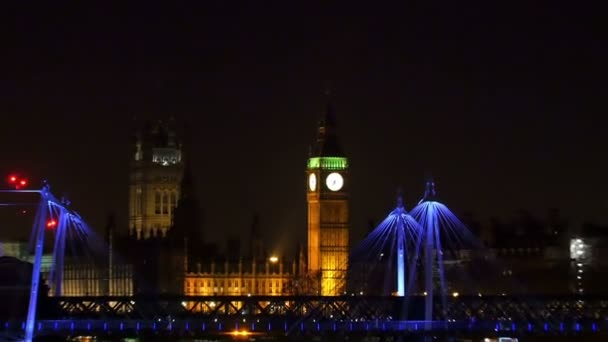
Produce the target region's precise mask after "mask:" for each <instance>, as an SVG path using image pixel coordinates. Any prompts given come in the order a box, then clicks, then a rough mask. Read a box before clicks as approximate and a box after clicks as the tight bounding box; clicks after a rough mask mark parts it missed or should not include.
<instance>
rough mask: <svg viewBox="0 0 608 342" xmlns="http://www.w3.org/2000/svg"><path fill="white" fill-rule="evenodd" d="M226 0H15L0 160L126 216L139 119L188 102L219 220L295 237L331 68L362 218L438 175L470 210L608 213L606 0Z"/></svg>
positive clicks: (2, 84) (209, 225) (8, 12)
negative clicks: (500, 0) (180, 0)
mask: <svg viewBox="0 0 608 342" xmlns="http://www.w3.org/2000/svg"><path fill="white" fill-rule="evenodd" d="M99 3H103V2H99ZM212 3H213V2H205V7H190V6H188V5H181V6H180V5H174V4H171V5H169V3H167V4H166V5H164V6H161V7H155V5H153V4H152V3H150V2H148V3H147V4H146V5H141V6H137V7H135V6H133V7H113V8H109V7H103V6H98V7H94V6H92V5H91V4H89V3H88V2H79V3H72V4H71V5H70V6H69V7H67V6H66V7H62V6H60V5H58V4H56V3H55V2H53V3H52V5H40V4H35V5H31V6H30V7H28V6H23V7H21V8H3V9H2V11H1V12H2V13H3V14H2V16H3V17H4V20H2V22H3V24H2V25H3V26H6V27H5V28H4V29H3V30H2V31H3V32H4V33H3V37H4V38H3V39H2V53H1V56H0V67H1V71H2V72H1V75H2V77H0V116H1V121H0V145H1V146H2V152H1V154H0V172H1V173H2V174H6V173H8V172H9V171H13V170H17V171H21V172H24V173H26V174H28V175H30V177H31V178H32V179H33V180H34V179H40V178H42V177H46V178H48V179H49V181H50V182H51V183H52V185H53V190H54V192H55V193H57V195H60V194H62V193H67V194H69V196H70V198H71V199H72V202H73V206H74V208H75V209H77V210H78V211H79V212H81V213H82V214H83V216H84V217H85V218H86V219H88V221H89V222H90V223H91V224H92V225H93V226H95V227H99V228H102V227H103V225H104V221H105V217H106V215H107V214H108V213H109V212H115V213H116V214H117V215H118V218H119V220H120V222H122V223H123V224H124V223H125V222H126V208H127V181H128V161H129V158H130V154H129V152H130V147H129V145H128V144H129V134H130V131H129V125H130V120H131V118H132V117H133V116H136V117H138V118H152V119H153V118H166V117H168V116H169V115H173V116H175V117H176V118H177V119H178V120H180V121H186V122H188V123H189V126H190V127H192V128H193V130H194V131H195V136H194V148H195V151H196V152H195V156H194V158H195V159H194V171H195V174H196V181H197V184H198V190H199V194H200V198H201V203H202V206H203V209H204V216H205V218H204V221H205V227H206V231H207V235H208V236H209V237H210V238H211V239H212V240H221V241H223V240H224V239H225V237H226V236H227V235H229V234H233V235H236V234H239V233H241V234H242V233H243V232H247V231H248V229H249V223H250V221H251V217H252V215H253V213H254V212H259V214H260V216H261V221H262V226H263V229H264V232H265V234H266V236H267V239H266V240H267V241H268V244H269V247H271V248H272V249H274V248H279V247H278V246H287V245H289V246H291V245H292V244H293V243H294V241H295V240H296V239H302V241H304V240H303V239H304V237H305V230H306V202H305V175H304V168H305V162H306V158H307V152H308V145H309V144H310V143H311V142H312V140H313V138H314V134H315V126H316V121H317V120H318V119H319V117H320V116H321V114H322V110H323V107H324V101H325V100H324V96H323V92H324V90H325V89H326V88H327V87H328V85H329V87H331V89H332V90H333V95H334V99H335V106H336V110H337V117H338V124H339V134H340V136H341V138H342V144H343V146H344V150H345V151H346V153H347V154H348V156H349V157H350V162H351V189H352V194H351V198H352V201H351V203H352V216H351V219H352V227H353V235H354V236H355V238H357V237H358V238H360V236H361V234H362V232H363V231H365V230H366V229H367V220H368V219H369V218H375V219H376V220H379V219H381V218H383V217H384V216H385V215H386V214H387V213H388V211H389V210H390V209H392V207H393V205H394V197H395V195H394V194H395V190H396V188H397V187H398V186H402V187H403V188H404V191H405V194H406V196H405V197H406V203H407V204H408V206H409V208H411V207H412V204H413V203H415V201H417V199H418V198H419V197H420V196H421V194H422V191H423V181H424V178H425V177H426V176H427V175H433V176H434V177H435V178H436V181H437V186H438V192H439V195H440V198H441V199H442V200H443V202H444V203H446V204H447V205H448V206H449V207H451V208H452V209H453V210H454V211H455V212H456V213H462V212H464V211H471V212H473V213H474V214H475V216H476V217H478V218H480V219H484V220H485V219H487V218H489V217H492V216H498V217H501V218H503V219H507V218H509V217H512V216H514V215H517V213H518V212H519V210H520V209H522V208H525V209H528V210H530V211H532V212H533V213H535V214H536V215H539V216H541V217H544V216H545V215H546V212H547V209H548V208H551V207H557V208H560V209H561V210H562V211H563V214H564V216H567V217H569V218H571V219H572V220H573V221H575V222H579V221H584V220H595V221H600V222H605V221H606V210H607V209H608V199H607V198H606V193H607V191H608V184H607V181H606V174H607V173H608V165H607V162H606V156H607V154H606V147H607V144H608V143H607V142H606V130H607V129H608V120H607V114H608V111H607V110H606V106H605V102H606V100H608V96H607V95H608V94H607V92H606V79H607V78H606V76H607V74H606V66H605V65H606V61H607V60H608V59H607V57H608V51H607V46H608V45H607V42H606V36H605V35H602V34H600V32H601V29H600V27H601V26H600V24H601V21H602V20H603V18H602V16H601V13H602V12H601V11H599V10H597V9H593V8H583V7H576V8H571V7H561V8H560V7H555V6H556V5H555V4H553V6H551V7H543V6H540V5H531V4H530V3H528V2H522V3H516V2H505V3H504V4H505V5H504V6H499V5H496V4H494V2H481V1H480V2H479V3H473V2H471V3H468V4H467V3H463V2H454V1H441V2H425V4H424V5H413V4H412V5H408V6H403V7H392V8H389V7H381V6H377V7H376V6H374V7H353V6H352V4H351V5H349V6H346V5H345V3H343V4H338V3H334V4H331V5H330V4H326V5H323V6H316V5H311V2H303V3H306V5H298V6H296V5H294V4H293V2H291V1H289V2H283V3H285V4H284V5H282V6H271V5H270V2H259V1H248V2H243V3H242V4H240V5H239V6H236V5H233V6H227V5H217V4H220V3H224V2H223V1H221V2H217V4H216V5H212ZM370 4H371V2H370ZM571 5H572V6H574V5H575V4H574V3H573V4H571ZM4 6H5V5H4V4H3V7H4ZM45 6H48V7H45ZM577 6H578V4H577ZM245 237H246V236H243V238H245Z"/></svg>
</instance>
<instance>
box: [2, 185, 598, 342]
mask: <svg viewBox="0 0 608 342" xmlns="http://www.w3.org/2000/svg"><path fill="white" fill-rule="evenodd" d="M49 189H50V188H49V187H48V185H46V186H45V187H44V188H42V189H41V190H0V192H12V193H23V192H29V193H34V194H37V195H40V202H39V204H38V210H37V212H36V219H35V222H34V228H33V234H32V237H33V239H32V240H33V242H34V247H35V262H34V267H33V271H32V272H33V273H32V284H31V285H32V286H31V295H30V301H29V306H28V312H27V318H25V319H18V320H9V321H3V322H0V341H1V340H8V339H17V340H25V341H32V340H33V339H34V337H44V336H60V337H66V336H82V335H86V336H112V338H114V337H121V336H122V337H134V336H140V335H148V334H152V335H172V336H173V335H174V336H213V335H218V336H220V335H231V336H233V337H247V336H250V335H256V334H263V335H265V336H281V337H285V338H288V339H291V338H295V337H297V336H310V335H314V336H317V335H338V336H345V335H349V336H351V335H352V336H357V335H358V336H370V334H371V335H385V336H400V337H403V336H429V335H434V336H437V335H438V334H439V335H441V334H444V335H445V336H452V337H453V336H460V335H462V336H505V335H510V336H529V335H534V336H536V335H547V336H562V337H565V338H569V337H572V336H582V335H585V336H587V335H589V336H597V337H598V338H606V339H608V296H606V297H602V296H593V295H588V294H585V295H568V296H538V295H537V296H504V295H503V296H485V295H484V296H481V295H475V296H464V295H460V296H448V295H446V291H445V286H444V283H445V279H444V274H443V270H442V269H441V264H442V262H441V260H440V259H439V260H438V259H436V258H440V255H441V253H436V254H435V253H432V251H433V250H441V246H442V245H441V243H442V241H441V238H442V236H444V235H442V232H444V231H445V230H446V227H447V229H451V230H452V231H454V232H456V233H466V230H465V229H464V227H462V225H461V224H460V222H459V221H458V220H457V219H456V218H455V217H454V216H453V215H452V214H451V213H450V212H449V210H448V209H447V207H445V206H444V205H442V204H441V203H439V202H436V200H434V195H435V190H434V183H429V184H427V194H426V195H425V199H424V201H421V203H420V204H419V205H418V206H417V207H416V208H414V210H413V211H412V213H413V216H410V214H408V213H407V212H406V211H405V210H404V209H403V206H402V201H401V200H400V199H399V201H398V206H397V208H396V209H395V210H394V211H392V212H391V215H389V217H388V218H387V219H386V220H385V222H383V224H381V225H380V226H379V227H378V228H377V229H376V230H375V231H374V232H373V233H372V234H370V236H369V237H368V238H367V239H366V241H364V243H363V244H362V245H363V247H365V248H363V250H364V251H365V253H367V254H371V255H372V256H374V255H375V256H376V257H377V255H381V256H382V255H383V254H382V253H383V251H395V253H393V254H388V255H389V256H390V257H389V258H386V260H388V261H387V263H386V264H384V265H379V266H381V269H383V270H390V269H391V267H392V266H391V265H393V266H394V267H393V268H392V269H395V270H396V272H393V275H394V278H390V279H388V281H385V282H384V283H383V284H384V285H387V284H389V285H390V284H393V285H396V288H397V289H398V291H397V292H396V293H397V295H396V296H391V295H382V296H357V295H354V294H353V295H344V296H333V297H321V296H232V297H231V296H217V297H215V296H205V297H192V296H132V297H61V296H59V295H60V294H61V279H62V272H63V254H64V249H65V236H66V235H67V234H70V233H72V234H88V233H89V232H90V230H89V229H88V227H87V225H86V224H85V223H84V221H83V220H82V219H81V218H80V216H79V215H78V214H76V213H75V212H73V211H72V210H71V209H70V208H69V202H67V201H64V200H62V201H58V200H57V199H56V198H55V197H54V196H53V195H52V194H51V193H50V190H49ZM429 194H431V195H433V196H430V195H429ZM2 205H12V204H11V203H4V204H2ZM416 217H418V219H416ZM418 222H422V224H418ZM48 228H53V229H56V233H55V244H54V250H53V267H52V272H51V276H50V282H51V285H52V288H53V290H54V291H55V293H54V296H52V297H48V298H44V300H41V301H40V303H38V302H39V300H38V298H39V297H38V293H37V291H38V289H39V281H40V263H41V256H42V250H43V242H44V231H45V230H46V229H48ZM463 236H464V235H463ZM365 253H364V254H365ZM364 256H365V255H364ZM366 260H367V259H366ZM407 260H414V262H412V263H410V264H409V265H408V264H407V262H406V261H407ZM416 260H420V261H419V262H416ZM417 265H422V266H420V267H422V268H421V269H420V271H421V272H419V273H422V274H424V275H425V279H424V280H425V281H424V283H423V284H424V286H425V288H424V289H426V291H425V292H424V293H425V294H428V295H424V296H422V295H420V296H417V295H412V294H413V293H421V292H420V291H418V292H416V291H414V290H413V286H414V285H413V284H415V283H416V278H415V275H416V273H418V272H416V269H417V268H416V267H419V266H417ZM434 265H439V267H438V268H437V269H439V279H438V280H439V283H440V284H441V286H440V287H439V288H438V289H437V291H435V292H433V290H434V287H432V286H430V284H432V283H433V282H434V281H435V279H434V277H435V275H434V271H433V270H434V269H435V268H436V267H435V266H434ZM384 273H385V274H388V275H390V274H391V272H390V271H389V272H384ZM406 275H407V276H408V277H407V278H406ZM406 280H407V281H406ZM361 284H367V285H369V284H370V283H367V282H365V281H364V282H361ZM369 286H373V285H369ZM391 286H392V285H391ZM406 294H408V295H406ZM0 305H2V304H1V303H0ZM604 334H605V335H604ZM338 339H339V338H338Z"/></svg>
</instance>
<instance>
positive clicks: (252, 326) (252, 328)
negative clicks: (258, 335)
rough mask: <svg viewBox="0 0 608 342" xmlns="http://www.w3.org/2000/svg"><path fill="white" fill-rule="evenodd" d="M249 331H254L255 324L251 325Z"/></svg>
mask: <svg viewBox="0 0 608 342" xmlns="http://www.w3.org/2000/svg"><path fill="white" fill-rule="evenodd" d="M251 331H255V323H251Z"/></svg>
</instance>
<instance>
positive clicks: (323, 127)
mask: <svg viewBox="0 0 608 342" xmlns="http://www.w3.org/2000/svg"><path fill="white" fill-rule="evenodd" d="M336 126H337V125H336V115H335V112H334V107H333V104H332V103H331V101H330V100H328V101H327V105H326V108H325V113H324V116H323V117H322V119H321V120H320V121H319V126H318V129H317V139H316V141H315V143H314V144H313V146H312V147H311V151H310V157H344V152H342V147H341V146H340V142H339V140H338V136H337V132H336V128H337V127H336Z"/></svg>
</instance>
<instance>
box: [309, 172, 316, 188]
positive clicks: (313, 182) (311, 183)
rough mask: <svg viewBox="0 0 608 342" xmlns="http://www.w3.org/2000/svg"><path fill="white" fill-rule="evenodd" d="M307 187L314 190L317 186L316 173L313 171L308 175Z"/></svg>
mask: <svg viewBox="0 0 608 342" xmlns="http://www.w3.org/2000/svg"><path fill="white" fill-rule="evenodd" d="M308 187H309V188H310V191H315V189H316V188H317V175H315V174H314V173H311V174H310V176H308Z"/></svg>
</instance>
